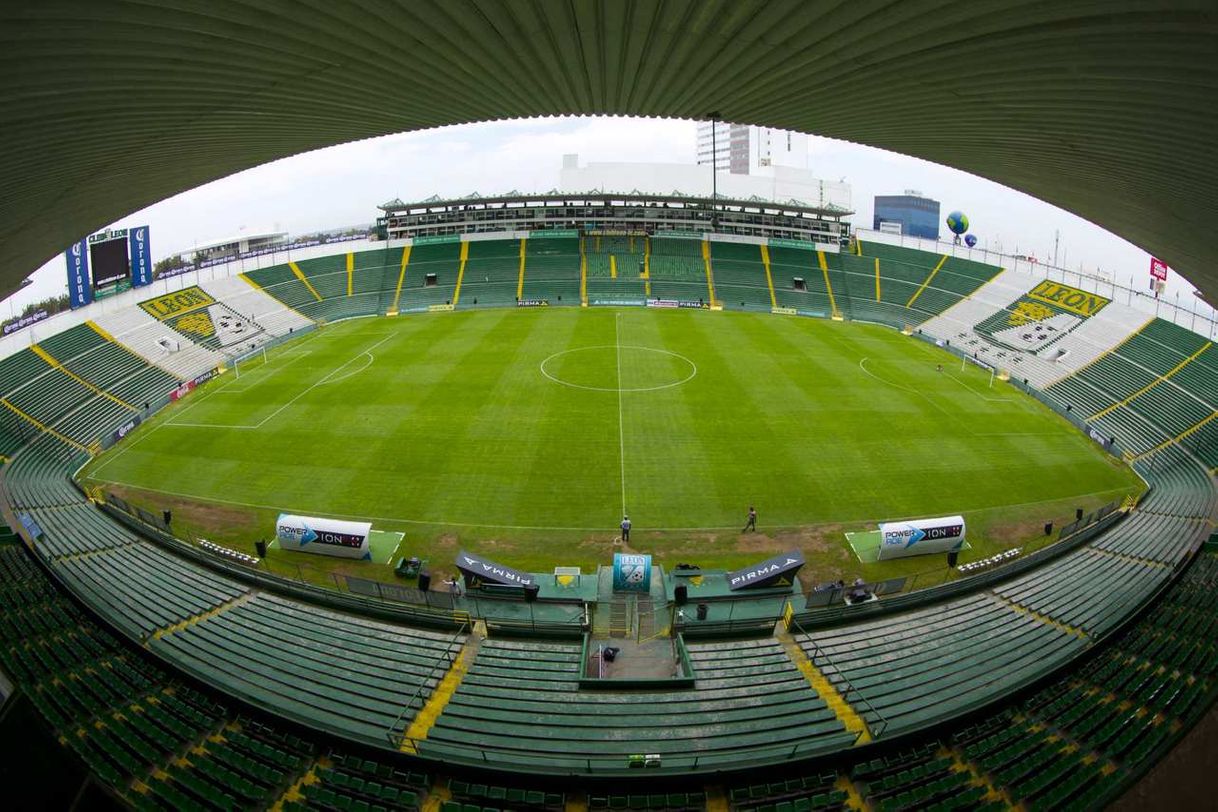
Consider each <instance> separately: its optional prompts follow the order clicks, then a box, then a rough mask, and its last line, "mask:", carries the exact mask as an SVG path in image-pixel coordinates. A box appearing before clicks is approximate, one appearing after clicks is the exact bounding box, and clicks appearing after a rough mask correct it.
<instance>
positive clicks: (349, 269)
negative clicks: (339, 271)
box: [347, 251, 355, 296]
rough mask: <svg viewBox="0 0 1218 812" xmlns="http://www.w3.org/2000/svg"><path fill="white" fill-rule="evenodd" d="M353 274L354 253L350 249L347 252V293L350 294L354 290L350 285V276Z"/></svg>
mask: <svg viewBox="0 0 1218 812" xmlns="http://www.w3.org/2000/svg"><path fill="white" fill-rule="evenodd" d="M354 275H355V254H354V253H352V252H351V251H348V252H347V295H348V296H350V295H351V292H352V291H353V290H354V288H353V286H352V284H351V283H352V277H353V276H354Z"/></svg>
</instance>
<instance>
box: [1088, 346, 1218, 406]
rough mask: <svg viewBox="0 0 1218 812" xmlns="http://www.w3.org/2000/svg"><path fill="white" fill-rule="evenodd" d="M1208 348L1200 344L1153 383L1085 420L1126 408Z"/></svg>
mask: <svg viewBox="0 0 1218 812" xmlns="http://www.w3.org/2000/svg"><path fill="white" fill-rule="evenodd" d="M1210 346H1211V345H1210V344H1208V343H1207V344H1202V345H1201V349H1199V350H1197V351H1196V352H1195V353H1193V354H1192V355H1190V356H1189V357H1188V358H1185V359H1184V360H1183V361H1181V362H1180V363H1178V364H1176V365H1175V366H1174V367H1172V368H1171V369H1169V370H1168V371H1167V372H1165V373H1164V374H1162V375H1160V376H1159V377H1157V378H1155V379H1154V380H1153V381H1151V382H1150V383H1148V384H1146V385H1145V386H1143V387H1142V388H1141V389H1139V390H1138V391H1136V392H1134V393H1133V394H1132V395H1130V396H1129V397H1127V398H1125V399H1124V400H1122V401H1120V402H1118V403H1114V404H1112V405H1111V406H1108V407H1106V408H1103V409H1100V410H1099V411H1098V412H1096V413H1095V414H1093V415H1091V417H1088V418H1087V419H1088V420H1096V419H1098V418H1101V417H1103V416H1104V415H1106V414H1111V413H1112V412H1114V411H1116V410H1117V409H1119V408H1120V407H1122V406H1127V405H1128V404H1129V402H1130V401H1132V400H1134V399H1135V398H1137V397H1138V396H1140V395H1145V394H1146V393H1147V392H1149V391H1150V390H1151V389H1154V388H1155V387H1156V386H1158V385H1159V384H1161V383H1163V382H1164V381H1165V380H1167V379H1168V378H1170V377H1171V376H1172V375H1175V374H1176V373H1177V372H1179V371H1180V370H1182V369H1184V368H1185V367H1186V366H1188V365H1189V364H1190V363H1192V362H1193V361H1195V360H1196V359H1197V358H1198V357H1200V355H1201V353H1203V352H1205V351H1206V350H1208V349H1209V348H1210Z"/></svg>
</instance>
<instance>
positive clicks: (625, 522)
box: [622, 516, 630, 541]
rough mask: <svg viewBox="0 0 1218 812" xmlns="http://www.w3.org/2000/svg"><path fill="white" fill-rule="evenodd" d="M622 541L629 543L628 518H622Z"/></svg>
mask: <svg viewBox="0 0 1218 812" xmlns="http://www.w3.org/2000/svg"><path fill="white" fill-rule="evenodd" d="M622 541H630V517H629V516H623V517H622Z"/></svg>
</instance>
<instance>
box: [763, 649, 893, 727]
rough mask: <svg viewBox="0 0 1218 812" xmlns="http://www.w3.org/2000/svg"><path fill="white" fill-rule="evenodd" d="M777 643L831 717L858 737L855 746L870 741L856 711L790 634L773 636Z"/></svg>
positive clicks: (864, 725) (864, 724) (865, 725)
mask: <svg viewBox="0 0 1218 812" xmlns="http://www.w3.org/2000/svg"><path fill="white" fill-rule="evenodd" d="M775 637H777V639H778V642H780V643H782V647H783V648H784V649H786V650H787V656H788V657H790V658H791V662H793V663H795V666H796V668H798V669H799V671H800V673H801V674H803V675H804V678H805V679H806V680H808V684H809V685H811V686H812V690H813V691H815V692H816V695H817V696H819V697H820V698H821V699H823V700H824V702H825V704H826V705H828V706H829V709H830V710H831V711H833V715H834V716H836V717H837V718H838V721H840V722H841V723H842V724H843V725H844V726H845V727H846V730H848V731H850V732H851V733H854V734H856V735H857V736H858V740H857V742H856V744H866V743H867V742H869V741H871V731H870V730H868V729H867V723H866V722H865V721H864V720H863V717H862V716H859V714H858V711H856V710H855V709H854V708H852V707H850V703H848V702H847V701H846V698H845V697H844V696H842V695H841V694H840V693H839V692H838V690H837V688H835V687H834V685H833V683H831V682H830V681H829V678H828V677H826V676H825V675H824V674H823V673H821V670H820V669H819V668H817V667H816V664H815V663H813V662H812V661H811V660H810V659H808V655H807V654H805V653H804V650H803V647H802V646H800V645H799V642H798V641H796V640H795V638H793V637H792V636H791V633H790V632H788V631H787V630H786V629H781V630H779V631H778V632H777V634H776V635H775Z"/></svg>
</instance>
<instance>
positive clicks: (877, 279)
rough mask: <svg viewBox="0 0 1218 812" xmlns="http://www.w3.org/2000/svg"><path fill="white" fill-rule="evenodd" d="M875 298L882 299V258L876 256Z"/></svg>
mask: <svg viewBox="0 0 1218 812" xmlns="http://www.w3.org/2000/svg"><path fill="white" fill-rule="evenodd" d="M875 300H876V301H877V302H878V301H879V300H880V258H879V257H876V258H875Z"/></svg>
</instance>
